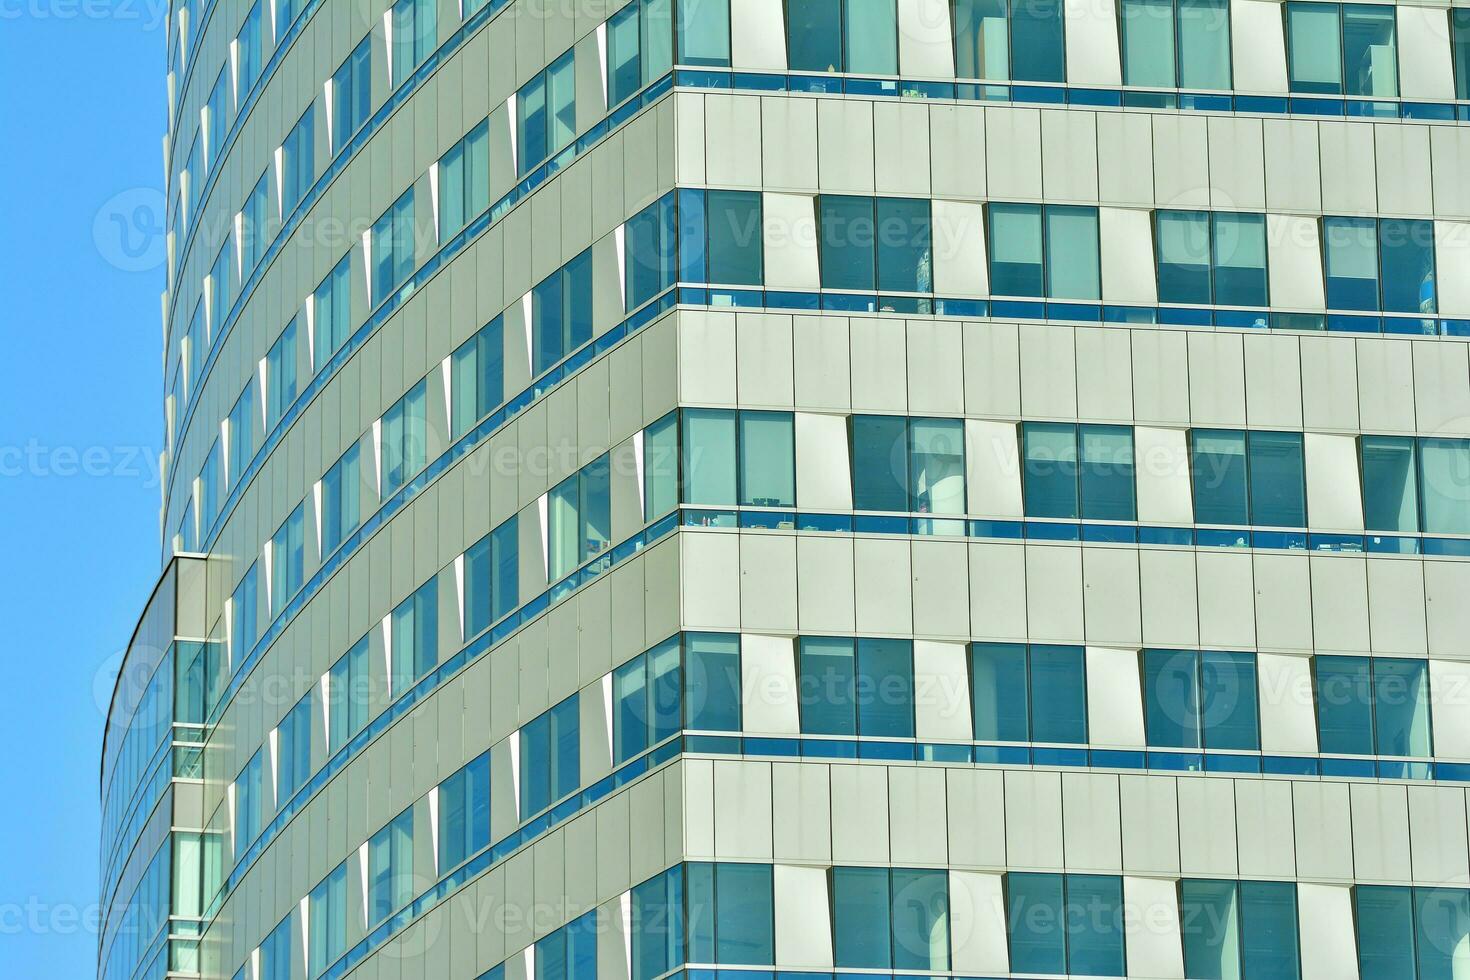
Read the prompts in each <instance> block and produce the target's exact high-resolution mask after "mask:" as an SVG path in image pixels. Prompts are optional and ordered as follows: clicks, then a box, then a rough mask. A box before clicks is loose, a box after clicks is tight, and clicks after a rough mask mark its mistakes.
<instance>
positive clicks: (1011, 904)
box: [1006, 873, 1067, 974]
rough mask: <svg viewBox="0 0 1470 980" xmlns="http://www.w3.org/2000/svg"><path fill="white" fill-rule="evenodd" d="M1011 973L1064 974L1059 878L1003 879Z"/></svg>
mask: <svg viewBox="0 0 1470 980" xmlns="http://www.w3.org/2000/svg"><path fill="white" fill-rule="evenodd" d="M1006 899H1007V903H1006V904H1007V906H1008V908H1007V922H1008V924H1009V932H1010V947H1011V949H1010V952H1011V970H1012V971H1014V972H1016V973H1058V974H1060V973H1066V972H1067V942H1066V934H1065V933H1064V932H1063V925H1064V923H1065V916H1064V915H1063V911H1062V876H1061V875H1055V874H1019V873H1016V874H1008V875H1006Z"/></svg>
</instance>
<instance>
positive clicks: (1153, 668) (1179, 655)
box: [1143, 650, 1260, 749]
mask: <svg viewBox="0 0 1470 980" xmlns="http://www.w3.org/2000/svg"><path fill="white" fill-rule="evenodd" d="M1143 681H1144V706H1145V714H1146V719H1147V730H1148V744H1149V745H1151V746H1162V747H1167V748H1181V749H1198V748H1211V749H1257V748H1259V747H1260V739H1259V737H1258V736H1257V728H1256V714H1257V712H1256V665H1255V658H1254V657H1253V656H1251V655H1250V654H1245V653H1218V652H1214V651H1206V652H1203V653H1201V652H1199V651H1194V650H1145V651H1144V652H1143Z"/></svg>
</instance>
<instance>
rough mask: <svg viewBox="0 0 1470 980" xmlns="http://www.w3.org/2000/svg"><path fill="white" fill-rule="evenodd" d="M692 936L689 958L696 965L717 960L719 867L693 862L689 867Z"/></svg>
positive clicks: (690, 931) (690, 933) (689, 923)
mask: <svg viewBox="0 0 1470 980" xmlns="http://www.w3.org/2000/svg"><path fill="white" fill-rule="evenodd" d="M687 867H688V875H689V880H688V887H689V903H688V935H689V959H690V960H691V961H693V962H695V963H713V962H714V961H715V922H716V911H717V909H718V906H717V905H716V904H715V866H714V865H713V864H705V863H702V862H701V863H691V864H689V865H688V866H687Z"/></svg>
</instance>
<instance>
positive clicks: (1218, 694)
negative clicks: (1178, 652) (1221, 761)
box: [1200, 650, 1261, 749]
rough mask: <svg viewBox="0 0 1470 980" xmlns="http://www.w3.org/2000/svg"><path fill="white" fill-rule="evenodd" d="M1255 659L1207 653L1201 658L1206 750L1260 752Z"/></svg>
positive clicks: (1202, 712) (1201, 697) (1201, 714)
mask: <svg viewBox="0 0 1470 980" xmlns="http://www.w3.org/2000/svg"><path fill="white" fill-rule="evenodd" d="M1256 691H1257V687H1256V659H1255V657H1254V656H1252V655H1251V654H1249V653H1221V652H1216V651H1213V650H1206V651H1205V652H1204V653H1203V654H1201V657H1200V721H1201V727H1202V728H1203V729H1204V737H1205V747H1206V748H1210V749H1258V748H1260V747H1261V745H1260V742H1261V740H1260V735H1259V727H1258V723H1257V715H1258V712H1257V708H1256Z"/></svg>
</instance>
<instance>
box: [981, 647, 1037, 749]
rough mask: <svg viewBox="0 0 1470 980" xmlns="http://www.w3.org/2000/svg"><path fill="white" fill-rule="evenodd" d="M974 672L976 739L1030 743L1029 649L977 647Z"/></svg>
mask: <svg viewBox="0 0 1470 980" xmlns="http://www.w3.org/2000/svg"><path fill="white" fill-rule="evenodd" d="M971 671H972V673H973V677H974V681H973V683H972V685H971V686H972V687H973V692H972V695H971V696H972V697H973V698H974V712H975V738H976V739H978V740H979V741H982V742H1025V741H1027V740H1028V739H1029V738H1030V719H1029V712H1028V710H1027V696H1026V648H1025V647H1024V646H1023V645H1021V644H1019V643H976V644H974V645H973V647H972V653H971Z"/></svg>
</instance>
